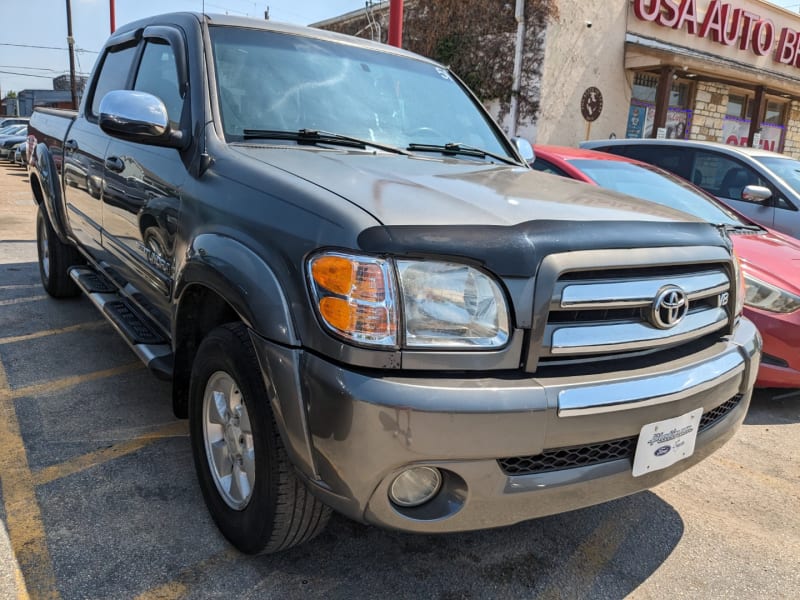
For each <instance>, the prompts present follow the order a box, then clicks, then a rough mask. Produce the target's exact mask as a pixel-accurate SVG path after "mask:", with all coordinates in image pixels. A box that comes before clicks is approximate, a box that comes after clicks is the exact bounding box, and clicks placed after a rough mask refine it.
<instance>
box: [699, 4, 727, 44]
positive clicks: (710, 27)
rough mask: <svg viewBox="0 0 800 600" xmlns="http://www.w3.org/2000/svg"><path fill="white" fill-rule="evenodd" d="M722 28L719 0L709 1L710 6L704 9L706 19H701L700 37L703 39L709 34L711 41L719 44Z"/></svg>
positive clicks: (723, 25)
mask: <svg viewBox="0 0 800 600" xmlns="http://www.w3.org/2000/svg"><path fill="white" fill-rule="evenodd" d="M724 28H725V21H723V20H722V8H721V7H720V0H711V4H709V5H708V9H706V18H705V19H703V25H702V26H701V27H700V37H701V38H704V37H706V36H707V35H708V34H709V33H710V34H711V39H712V40H714V41H715V42H719V41H720V40H721V39H722V30H723V29H724Z"/></svg>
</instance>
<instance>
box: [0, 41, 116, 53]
mask: <svg viewBox="0 0 800 600" xmlns="http://www.w3.org/2000/svg"><path fill="white" fill-rule="evenodd" d="M0 46H14V47H15V48H38V49H40V50H62V51H65V50H68V49H69V48H59V47H58V46H34V45H32V44H9V43H7V42H0ZM75 52H89V53H91V54H100V53H99V52H97V51H95V50H84V49H83V48H75Z"/></svg>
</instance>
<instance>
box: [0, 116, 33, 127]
mask: <svg viewBox="0 0 800 600" xmlns="http://www.w3.org/2000/svg"><path fill="white" fill-rule="evenodd" d="M29 121H30V117H0V129H2V128H3V127H6V126H8V125H18V124H23V125H27V124H28V122H29Z"/></svg>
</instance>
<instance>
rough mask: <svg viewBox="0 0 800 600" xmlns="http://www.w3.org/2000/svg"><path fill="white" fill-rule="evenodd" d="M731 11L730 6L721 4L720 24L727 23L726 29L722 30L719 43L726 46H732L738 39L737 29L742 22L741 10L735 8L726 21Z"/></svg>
mask: <svg viewBox="0 0 800 600" xmlns="http://www.w3.org/2000/svg"><path fill="white" fill-rule="evenodd" d="M730 10H731V5H730V4H723V5H722V22H723V23H729V25H728V27H727V28H725V27H723V28H722V40H721V42H722V43H723V44H725V45H726V46H733V45H734V44H735V43H736V38H738V37H739V27H740V24H741V20H742V9H741V8H735V9H733V14H732V15H731V17H730V19H728V13H729V12H730Z"/></svg>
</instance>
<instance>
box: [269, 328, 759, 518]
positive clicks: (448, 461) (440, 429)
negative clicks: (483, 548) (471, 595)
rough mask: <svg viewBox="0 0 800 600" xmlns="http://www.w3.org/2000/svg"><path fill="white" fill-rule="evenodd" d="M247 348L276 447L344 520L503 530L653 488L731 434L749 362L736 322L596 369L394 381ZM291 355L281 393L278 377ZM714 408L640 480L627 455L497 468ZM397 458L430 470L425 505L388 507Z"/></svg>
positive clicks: (401, 464) (751, 371)
mask: <svg viewBox="0 0 800 600" xmlns="http://www.w3.org/2000/svg"><path fill="white" fill-rule="evenodd" d="M256 342H257V344H256V346H257V349H258V354H259V357H260V359H261V364H262V366H263V367H264V370H265V376H266V377H267V380H268V382H270V385H271V387H270V389H272V390H274V392H275V393H274V394H273V399H272V402H273V408H274V409H275V411H276V416H277V417H278V426H279V428H280V429H281V432H282V434H283V437H284V440H286V442H287V450H288V451H289V453H290V456H292V458H293V460H294V462H295V464H296V466H297V467H298V470H299V471H300V472H301V473H302V474H303V475H304V476H305V478H306V479H307V481H308V484H309V485H310V487H311V489H312V490H313V491H314V493H315V494H317V495H318V496H319V497H320V498H321V499H322V500H323V501H324V502H326V503H327V504H329V505H330V506H332V507H333V508H334V509H336V510H338V511H339V512H342V513H344V514H345V515H347V516H349V517H350V518H353V519H356V520H360V521H364V522H368V523H373V524H376V525H380V526H384V527H390V528H394V529H400V530H407V531H419V532H447V531H464V530H470V529H483V528H489V527H497V526H502V525H508V524H512V523H516V522H519V521H523V520H526V519H531V518H534V517H539V516H544V515H548V514H553V513H558V512H565V511H568V510H573V509H576V508H581V507H584V506H589V505H592V504H597V503H599V502H604V501H607V500H611V499H613V498H617V497H620V496H624V495H627V494H632V493H635V492H637V491H640V490H644V489H648V488H650V487H653V486H654V485H656V484H658V483H660V482H661V481H664V480H666V479H668V478H670V477H672V476H674V475H676V474H677V473H679V472H681V471H683V470H685V469H686V468H688V467H689V466H691V465H693V464H695V463H697V462H699V461H700V460H702V459H703V458H705V457H706V456H708V455H709V454H711V453H712V452H714V451H715V450H716V449H717V448H719V447H720V446H722V445H723V444H724V443H725V442H726V441H727V440H728V439H729V438H730V437H731V436H732V435H733V434H734V433H735V431H736V429H737V428H738V426H739V425H740V424H741V422H742V420H743V419H744V416H745V414H746V412H747V407H748V406H749V402H750V395H751V392H752V387H753V383H754V382H755V378H756V372H757V370H758V363H759V357H760V338H759V335H758V333H757V331H756V329H755V327H754V326H753V324H752V323H751V322H750V321H748V320H746V319H742V320H741V321H740V323H739V325H738V326H737V328H736V330H735V332H734V334H733V335H731V336H728V337H727V338H725V339H724V340H722V341H720V342H718V343H716V344H714V345H713V346H711V347H708V348H705V349H704V350H702V351H699V352H697V353H696V354H693V355H691V356H688V357H682V358H678V359H674V360H671V361H669V362H666V363H662V364H659V365H655V366H652V365H651V366H649V367H643V368H637V369H631V370H627V371H622V372H619V371H618V372H614V373H604V374H602V375H598V374H596V373H595V374H593V375H588V374H584V375H571V376H570V375H567V376H565V375H564V374H563V373H562V374H560V376H543V375H540V374H539V373H537V374H536V376H527V377H523V376H522V375H521V374H514V375H513V376H508V377H497V376H496V377H481V378H468V377H467V376H464V377H448V376H446V375H434V374H423V375H416V376H403V377H401V376H397V375H396V374H395V373H392V374H387V373H385V372H375V373H369V372H361V371H352V370H349V369H347V368H345V367H343V366H341V365H337V364H334V363H331V362H328V361H326V360H324V359H322V358H320V357H318V356H315V355H312V354H309V353H303V352H301V351H281V350H278V349H277V348H276V347H274V346H272V345H271V344H269V343H268V342H266V341H264V340H260V339H259V340H256ZM292 363H294V365H295V366H296V367H298V370H297V377H296V379H295V381H296V382H297V388H296V389H297V394H296V395H294V397H293V398H292V396H293V394H292V393H291V390H290V389H289V386H288V385H287V384H285V383H281V381H284V380H285V378H284V377H283V375H286V374H287V373H289V372H290V371H292V370H294V368H288V366H289V365H290V364H292ZM282 391H283V392H288V393H282ZM295 401H297V405H296V406H293V405H292V403H293V402H295ZM729 401H730V402H729ZM726 402H728V405H729V406H731V409H730V410H729V411H727V412H726V413H725V414H724V415H723V416H722V417H721V418H719V419H718V420H716V422H715V423H714V424H713V426H711V427H709V428H707V429H706V430H705V431H701V433H699V434H698V437H697V441H696V446H695V451H694V454H693V455H692V456H691V457H689V458H686V459H684V460H682V461H680V462H678V463H676V464H674V465H673V466H671V467H668V468H666V469H663V470H660V471H656V472H653V473H649V474H647V475H643V476H641V477H633V476H632V475H631V460H630V458H621V459H618V460H609V461H607V462H600V463H597V464H586V465H584V466H575V467H573V468H565V469H559V470H553V471H548V472H541V473H530V474H522V475H509V474H507V472H504V470H503V469H502V468H501V466H500V463H499V462H498V461H499V460H500V459H503V458H506V457H517V456H520V457H530V456H536V455H539V454H541V453H543V452H544V451H546V450H549V449H559V448H566V447H576V446H582V445H591V444H596V443H600V442H606V441H609V440H619V439H622V438H631V437H635V436H637V435H638V433H639V431H640V430H641V428H642V426H643V425H645V424H647V423H652V422H654V421H660V420H663V419H668V418H672V417H675V416H678V415H683V414H685V413H688V412H690V411H692V410H695V409H697V408H699V407H702V409H703V413H704V414H709V413H710V412H711V411H713V410H714V409H717V410H719V409H718V407H719V406H720V405H723V404H724V403H726ZM298 406H301V407H304V409H302V410H298ZM411 465H427V466H433V467H437V468H439V469H440V470H442V472H443V474H444V483H443V485H442V489H441V491H440V492H439V494H438V495H437V496H436V497H435V498H434V499H433V500H431V501H430V502H428V503H426V504H424V505H422V506H419V507H415V508H400V507H398V506H396V505H394V504H393V503H392V502H391V501H390V500H389V496H388V489H389V486H390V485H391V483H392V481H393V480H394V478H395V477H396V476H397V475H398V474H399V473H400V472H402V471H403V470H404V469H405V468H407V467H409V466H411Z"/></svg>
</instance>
